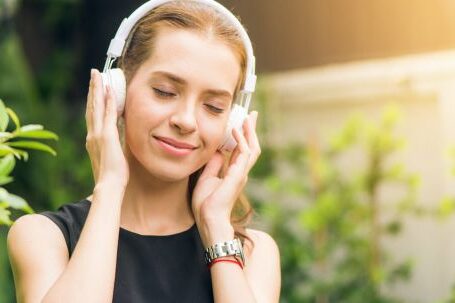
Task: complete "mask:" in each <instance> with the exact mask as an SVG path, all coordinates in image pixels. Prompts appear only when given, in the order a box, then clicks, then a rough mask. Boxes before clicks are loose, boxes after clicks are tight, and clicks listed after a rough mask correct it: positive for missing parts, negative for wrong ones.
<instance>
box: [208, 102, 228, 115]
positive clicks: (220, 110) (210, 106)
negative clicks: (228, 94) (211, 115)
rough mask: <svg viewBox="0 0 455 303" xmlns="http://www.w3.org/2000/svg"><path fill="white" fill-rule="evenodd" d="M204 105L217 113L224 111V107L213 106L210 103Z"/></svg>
mask: <svg viewBox="0 0 455 303" xmlns="http://www.w3.org/2000/svg"><path fill="white" fill-rule="evenodd" d="M205 106H207V107H208V109H210V110H211V111H213V112H215V113H217V114H221V113H223V112H224V109H222V108H218V107H216V106H213V105H211V104H206V105H205Z"/></svg>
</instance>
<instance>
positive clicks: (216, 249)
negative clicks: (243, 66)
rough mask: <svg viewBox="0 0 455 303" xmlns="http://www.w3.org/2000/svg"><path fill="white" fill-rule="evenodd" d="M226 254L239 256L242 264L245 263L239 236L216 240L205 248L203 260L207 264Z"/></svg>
mask: <svg viewBox="0 0 455 303" xmlns="http://www.w3.org/2000/svg"><path fill="white" fill-rule="evenodd" d="M226 256H239V257H240V259H241V260H242V263H243V265H245V256H244V254H243V246H242V242H240V239H239V238H235V239H234V240H230V241H225V242H218V243H215V244H214V245H212V246H210V247H207V248H206V249H205V262H206V263H207V264H210V263H211V262H212V261H213V260H215V259H217V258H220V257H226Z"/></svg>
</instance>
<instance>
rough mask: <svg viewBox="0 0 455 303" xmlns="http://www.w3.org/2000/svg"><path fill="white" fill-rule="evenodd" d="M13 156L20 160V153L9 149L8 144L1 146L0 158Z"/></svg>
mask: <svg viewBox="0 0 455 303" xmlns="http://www.w3.org/2000/svg"><path fill="white" fill-rule="evenodd" d="M9 154H13V155H14V156H16V158H19V159H20V153H18V152H17V151H16V150H15V149H14V148H11V147H9V146H8V145H6V143H3V144H0V157H3V156H6V155H9Z"/></svg>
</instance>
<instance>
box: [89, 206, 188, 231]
mask: <svg viewBox="0 0 455 303" xmlns="http://www.w3.org/2000/svg"><path fill="white" fill-rule="evenodd" d="M85 201H87V202H88V203H89V205H90V206H91V205H92V201H90V200H89V199H85ZM196 228H197V224H196V222H194V223H193V225H191V226H190V227H189V228H187V229H185V230H183V231H180V232H177V233H174V234H169V235H143V234H139V233H136V232H133V231H130V230H128V229H126V228H123V227H121V226H120V228H119V230H120V233H123V234H125V235H130V236H134V237H137V238H154V239H170V238H179V237H183V236H185V235H186V234H190V233H191V232H193V230H195V229H196Z"/></svg>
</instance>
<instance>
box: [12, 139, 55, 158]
mask: <svg viewBox="0 0 455 303" xmlns="http://www.w3.org/2000/svg"><path fill="white" fill-rule="evenodd" d="M5 144H7V145H9V146H13V147H20V148H27V149H36V150H41V151H45V152H48V153H50V154H52V155H53V156H56V155H57V152H56V151H55V150H54V149H52V148H51V147H50V146H48V145H46V144H43V143H41V142H36V141H17V142H7V143H5Z"/></svg>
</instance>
